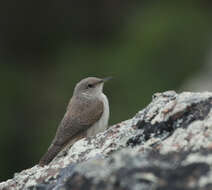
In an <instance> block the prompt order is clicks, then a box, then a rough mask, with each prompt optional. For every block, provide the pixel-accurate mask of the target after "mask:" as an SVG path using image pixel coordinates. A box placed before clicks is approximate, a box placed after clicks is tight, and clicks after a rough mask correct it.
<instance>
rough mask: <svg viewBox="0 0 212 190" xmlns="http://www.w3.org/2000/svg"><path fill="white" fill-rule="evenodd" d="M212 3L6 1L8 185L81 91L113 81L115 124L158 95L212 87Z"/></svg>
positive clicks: (1, 13) (2, 135)
mask: <svg viewBox="0 0 212 190" xmlns="http://www.w3.org/2000/svg"><path fill="white" fill-rule="evenodd" d="M211 8H212V2H211V1H209V0H199V1H189V0H188V1H179V0H173V1H151V0H131V1H126V0H101V1H100V0H92V1H86V0H78V1H77V0H75V1H74V0H69V1H66V0H61V1H54V0H51V1H48V0H36V1H28V0H20V1H16V0H9V1H1V2H0V27H1V28H0V86H1V91H0V105H1V109H0V123H1V124H0V150H1V156H0V181H2V180H6V179H8V178H11V177H12V176H13V174H14V172H18V171H21V170H23V169H26V168H29V167H32V166H33V165H35V164H37V162H38V161H39V159H40V157H41V156H42V155H43V154H44V152H45V151H46V150H47V148H48V146H49V144H50V142H51V140H52V138H53V136H54V134H55V131H56V128H57V125H58V123H59V122H60V120H61V119H62V117H63V115H64V112H65V109H66V105H67V103H68V101H69V98H70V97H71V96H72V92H73V88H74V85H75V84H76V83H77V82H78V81H79V80H81V79H82V78H85V77H87V76H98V77H105V76H114V79H113V80H111V81H110V82H108V83H107V84H106V85H105V89H104V91H105V94H107V96H108V98H109V101H110V108H111V117H110V124H111V125H112V124H115V123H117V122H120V121H123V120H126V119H128V118H130V117H132V116H134V114H135V113H136V112H137V111H139V110H141V109H142V108H143V107H144V106H146V105H147V104H148V103H149V102H150V101H151V97H152V94H153V93H155V92H160V91H166V90H176V91H178V92H180V91H183V90H186V91H204V90H208V91H210V90H212V85H211V76H212V11H211Z"/></svg>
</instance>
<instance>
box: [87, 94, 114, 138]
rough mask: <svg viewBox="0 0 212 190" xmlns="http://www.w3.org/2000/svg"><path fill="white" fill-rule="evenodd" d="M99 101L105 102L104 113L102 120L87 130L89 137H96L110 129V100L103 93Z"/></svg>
mask: <svg viewBox="0 0 212 190" xmlns="http://www.w3.org/2000/svg"><path fill="white" fill-rule="evenodd" d="M99 99H100V100H101V101H102V102H103V105H104V111H103V113H102V116H101V118H100V119H99V120H98V121H97V122H96V123H94V124H93V126H91V127H90V128H89V129H88V130H87V137H90V136H94V135H96V134H97V133H100V132H102V131H104V130H106V129H107V128H108V120H109V115H110V111H109V103H108V99H107V96H105V94H104V93H103V92H102V93H101V94H100V95H99Z"/></svg>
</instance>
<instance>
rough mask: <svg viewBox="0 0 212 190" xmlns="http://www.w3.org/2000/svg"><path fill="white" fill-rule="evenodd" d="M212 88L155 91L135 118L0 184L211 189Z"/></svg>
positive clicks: (45, 189)
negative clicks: (186, 90)
mask: <svg viewBox="0 0 212 190" xmlns="http://www.w3.org/2000/svg"><path fill="white" fill-rule="evenodd" d="M211 107H212V93H209V92H204V93H191V92H184V93H181V94H177V93H175V92H174V91H167V92H164V93H157V94H155V95H153V100H152V102H151V103H150V104H149V105H148V106H147V107H146V108H145V109H143V110H141V111H140V112H138V113H137V114H136V115H135V117H133V118H132V119H130V120H127V121H124V122H122V123H119V124H117V125H114V126H111V127H110V128H109V129H108V130H107V131H105V132H103V133H100V134H98V135H96V136H95V137H93V138H89V139H81V140H79V141H78V142H76V143H75V144H74V145H73V146H72V147H70V148H68V149H67V150H64V151H63V152H61V153H60V154H59V155H58V156H57V157H56V158H55V159H54V160H53V161H52V162H51V163H50V164H49V165H48V166H45V167H43V168H42V167H40V166H38V165H36V166H34V167H32V168H30V169H27V170H23V171H22V172H20V173H17V174H15V175H14V178H13V179H10V180H8V181H6V182H2V183H0V189H5V190H7V189H37V190H50V189H54V190H61V189H64V190H66V189H85V190H96V189H101V190H113V189H114V190H115V189H116V190H129V189H132V190H140V189H141V190H151V189H152V190H153V189H154V190H182V189H185V190H197V189H202V190H212V109H211Z"/></svg>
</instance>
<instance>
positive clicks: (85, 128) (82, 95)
mask: <svg viewBox="0 0 212 190" xmlns="http://www.w3.org/2000/svg"><path fill="white" fill-rule="evenodd" d="M111 78H112V77H106V78H98V77H87V78H85V79H82V80H81V81H80V82H78V83H77V84H76V86H75V88H74V92H73V95H72V97H71V99H70V101H69V103H68V106H67V109H66V112H65V115H64V117H63V119H62V120H61V122H60V124H59V126H58V128H57V131H56V135H55V137H54V139H53V140H52V142H51V144H50V146H49V148H48V150H47V152H46V153H45V154H44V155H43V156H42V157H41V159H40V161H39V165H40V166H42V167H43V166H45V165H48V164H49V163H50V162H51V161H52V160H53V159H54V158H55V156H56V155H57V154H58V153H59V152H60V151H61V150H63V148H64V147H66V146H67V145H71V146H72V145H73V144H74V143H75V142H76V141H77V140H79V139H81V138H84V137H91V136H94V135H96V134H97V133H99V132H102V131H104V130H106V129H107V128H108V120H109V115H110V111H109V103H108V98H107V96H106V95H105V94H104V93H103V86H104V83H105V82H106V81H108V80H110V79H111Z"/></svg>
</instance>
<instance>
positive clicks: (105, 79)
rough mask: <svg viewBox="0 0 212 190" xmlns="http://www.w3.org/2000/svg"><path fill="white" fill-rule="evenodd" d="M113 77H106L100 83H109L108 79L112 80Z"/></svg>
mask: <svg viewBox="0 0 212 190" xmlns="http://www.w3.org/2000/svg"><path fill="white" fill-rule="evenodd" d="M112 78H113V77H106V78H103V79H102V82H107V81H109V80H110V79H112Z"/></svg>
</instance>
